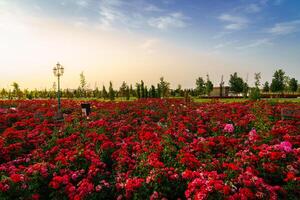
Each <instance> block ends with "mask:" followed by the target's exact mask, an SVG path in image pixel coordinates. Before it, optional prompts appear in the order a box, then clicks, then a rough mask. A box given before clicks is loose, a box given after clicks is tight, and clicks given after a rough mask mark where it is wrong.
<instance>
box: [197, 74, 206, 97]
mask: <svg viewBox="0 0 300 200" xmlns="http://www.w3.org/2000/svg"><path fill="white" fill-rule="evenodd" d="M196 92H197V94H198V95H202V94H204V93H205V82H204V80H203V78H202V77H198V78H197V79H196Z"/></svg>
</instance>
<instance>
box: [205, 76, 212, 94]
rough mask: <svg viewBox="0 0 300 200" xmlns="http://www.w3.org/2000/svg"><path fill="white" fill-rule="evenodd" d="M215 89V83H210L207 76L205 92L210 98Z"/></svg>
mask: <svg viewBox="0 0 300 200" xmlns="http://www.w3.org/2000/svg"><path fill="white" fill-rule="evenodd" d="M213 88H214V85H213V83H212V82H211V81H210V79H209V76H208V74H207V76H206V83H205V91H206V94H207V95H208V96H210V93H211V92H212V91H213Z"/></svg>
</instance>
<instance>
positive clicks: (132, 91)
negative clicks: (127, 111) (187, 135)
mask: <svg viewBox="0 0 300 200" xmlns="http://www.w3.org/2000/svg"><path fill="white" fill-rule="evenodd" d="M129 93H130V96H135V94H134V90H133V88H132V84H130V88H129Z"/></svg>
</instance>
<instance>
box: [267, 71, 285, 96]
mask: <svg viewBox="0 0 300 200" xmlns="http://www.w3.org/2000/svg"><path fill="white" fill-rule="evenodd" d="M284 77H285V72H284V71H283V70H282V69H279V70H276V71H275V73H274V75H273V79H272V83H271V86H270V90H271V91H272V92H283V90H284V88H285V86H284Z"/></svg>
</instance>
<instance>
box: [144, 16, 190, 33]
mask: <svg viewBox="0 0 300 200" xmlns="http://www.w3.org/2000/svg"><path fill="white" fill-rule="evenodd" d="M187 19H188V17H186V16H185V15H183V14H182V13H181V12H174V13H170V14H168V15H165V16H160V17H156V18H150V19H149V21H148V23H149V25H150V26H152V27H155V28H158V29H161V30H166V29H170V28H183V27H186V26H187V22H186V21H187Z"/></svg>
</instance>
